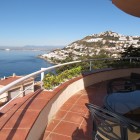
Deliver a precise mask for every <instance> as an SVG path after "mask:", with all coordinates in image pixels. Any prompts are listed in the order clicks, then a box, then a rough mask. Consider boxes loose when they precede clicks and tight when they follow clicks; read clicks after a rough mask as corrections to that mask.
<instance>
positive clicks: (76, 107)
mask: <svg viewBox="0 0 140 140" xmlns="http://www.w3.org/2000/svg"><path fill="white" fill-rule="evenodd" d="M105 95H106V83H105V82H104V83H100V84H96V85H92V86H90V87H88V88H86V89H85V90H82V91H79V92H78V93H77V94H76V95H74V96H73V97H71V98H70V99H69V100H68V101H67V102H66V103H65V104H64V105H63V106H62V107H61V108H60V110H59V111H58V113H57V114H56V116H55V118H54V119H53V120H52V121H51V123H50V124H49V125H48V126H47V128H46V130H45V133H44V136H43V138H42V139H43V140H92V122H91V118H90V115H89V111H88V109H87V108H86V107H85V103H88V102H90V103H94V104H96V105H100V106H102V105H103V99H104V96H105Z"/></svg>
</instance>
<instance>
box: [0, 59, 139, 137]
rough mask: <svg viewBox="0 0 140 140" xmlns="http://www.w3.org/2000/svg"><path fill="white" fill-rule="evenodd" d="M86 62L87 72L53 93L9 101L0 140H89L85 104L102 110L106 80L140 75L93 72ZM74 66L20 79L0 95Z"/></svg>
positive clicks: (120, 70) (38, 92) (40, 91)
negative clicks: (88, 69) (15, 87)
mask: <svg viewBox="0 0 140 140" xmlns="http://www.w3.org/2000/svg"><path fill="white" fill-rule="evenodd" d="M94 61H95V60H94ZM87 62H88V63H89V62H90V65H89V68H90V71H89V72H87V73H85V74H82V75H79V76H78V77H76V78H73V79H71V80H68V81H66V82H64V83H63V84H61V85H60V86H58V87H57V88H55V89H54V90H53V91H46V90H44V89H43V88H40V89H37V90H36V91H35V92H32V93H29V94H27V95H26V96H24V97H22V98H21V97H20V98H19V97H18V98H15V99H12V100H11V102H9V103H8V104H6V105H5V106H3V107H2V108H1V118H0V128H1V131H0V137H1V139H3V140H5V139H9V140H10V139H14V140H16V139H21V140H22V139H28V140H32V139H33V140H38V139H43V140H55V139H61V140H63V139H65V140H90V139H92V124H91V118H90V115H89V111H88V109H87V108H86V106H85V103H94V104H96V105H99V106H102V105H103V103H104V97H105V96H106V95H107V84H108V81H109V80H111V79H115V78H122V77H129V76H130V74H131V73H132V72H135V73H140V71H139V68H118V69H112V68H104V69H100V70H94V71H93V70H92V66H91V64H92V63H91V60H90V61H87ZM130 62H131V61H130ZM75 63H81V61H75V62H70V63H66V64H60V65H56V66H53V67H50V68H45V69H42V70H40V71H38V72H35V73H32V74H30V75H27V76H25V77H22V78H20V79H18V80H17V81H15V82H13V83H10V84H9V85H8V86H7V87H4V88H3V89H2V90H1V94H2V93H4V92H5V91H7V90H8V89H10V88H11V87H12V86H14V85H16V84H18V83H20V82H24V80H27V79H28V78H31V77H34V76H36V75H39V74H41V73H42V75H43V72H45V71H48V70H52V69H54V68H57V67H60V66H65V65H71V64H75ZM41 85H42V83H41ZM21 94H22V93H21Z"/></svg>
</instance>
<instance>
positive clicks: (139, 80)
mask: <svg viewBox="0 0 140 140" xmlns="http://www.w3.org/2000/svg"><path fill="white" fill-rule="evenodd" d="M130 79H131V81H133V82H134V83H135V85H136V89H138V90H140V74H139V73H131V75H130Z"/></svg>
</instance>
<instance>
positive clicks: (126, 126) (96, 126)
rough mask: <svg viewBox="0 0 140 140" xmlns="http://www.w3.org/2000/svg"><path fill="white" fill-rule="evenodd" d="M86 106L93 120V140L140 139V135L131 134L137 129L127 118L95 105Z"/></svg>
mask: <svg viewBox="0 0 140 140" xmlns="http://www.w3.org/2000/svg"><path fill="white" fill-rule="evenodd" d="M86 106H87V108H88V109H89V111H90V113H91V116H92V120H93V140H138V139H139V138H140V134H139V135H138V134H137V133H132V132H131V131H133V130H134V129H135V128H134V127H133V126H132V125H131V124H130V123H129V122H128V120H127V119H126V118H125V117H123V116H121V115H118V114H115V113H113V112H111V111H108V110H106V109H104V108H101V107H99V106H96V105H93V104H86ZM130 130H131V131H130Z"/></svg>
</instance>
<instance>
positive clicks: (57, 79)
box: [43, 66, 82, 89]
mask: <svg viewBox="0 0 140 140" xmlns="http://www.w3.org/2000/svg"><path fill="white" fill-rule="evenodd" d="M81 71H82V68H81V66H78V67H74V68H72V69H69V70H65V71H63V72H62V73H59V74H57V75H54V74H53V73H48V74H46V75H45V77H44V79H43V83H44V88H45V89H53V88H54V87H56V86H58V85H59V84H61V83H63V82H64V81H66V80H67V79H72V78H73V77H76V76H78V75H80V74H81Z"/></svg>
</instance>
